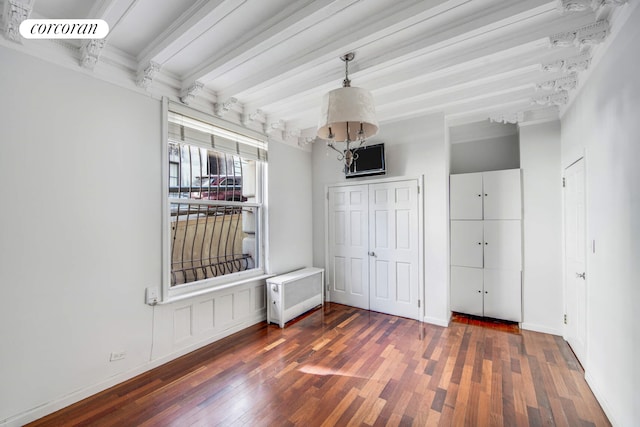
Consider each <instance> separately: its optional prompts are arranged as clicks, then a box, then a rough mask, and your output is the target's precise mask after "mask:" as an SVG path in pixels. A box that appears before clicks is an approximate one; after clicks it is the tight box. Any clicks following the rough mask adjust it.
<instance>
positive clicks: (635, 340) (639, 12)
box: [562, 4, 640, 426]
mask: <svg viewBox="0 0 640 427" xmlns="http://www.w3.org/2000/svg"><path fill="white" fill-rule="evenodd" d="M631 6H632V5H631V4H629V5H627V6H625V7H631ZM633 6H634V7H635V6H636V5H633ZM638 22H640V7H635V10H634V11H633V14H632V15H631V16H630V17H629V19H628V21H627V23H626V25H625V27H624V28H623V29H622V31H621V32H620V33H619V35H618V36H617V38H616V39H615V42H614V43H613V44H612V45H611V46H610V48H609V50H608V51H607V53H606V54H605V55H604V56H603V57H602V59H601V61H600V62H599V63H598V65H597V66H596V67H595V68H594V69H592V70H591V75H590V77H589V80H588V81H587V82H586V84H585V85H584V87H583V88H582V90H581V91H580V93H579V95H578V96H577V98H576V99H575V101H574V102H573V104H572V105H571V106H570V108H569V109H568V110H567V111H566V113H565V114H564V115H563V117H562V166H563V167H567V166H569V165H570V164H571V163H572V162H574V161H575V160H577V158H578V157H580V156H581V155H582V153H585V154H586V157H585V159H586V191H587V207H586V217H587V236H586V237H587V247H588V251H587V319H588V320H587V355H586V361H585V363H584V366H585V370H586V378H587V381H588V382H589V384H590V385H591V387H592V389H593V391H594V393H595V394H596V396H597V397H598V400H599V401H600V403H601V404H602V406H603V408H604V410H605V412H606V413H607V415H608V416H609V419H610V420H611V421H612V423H613V424H614V425H619V426H635V425H638V422H639V420H640V391H639V390H640V368H639V365H638V360H639V359H640V326H639V324H638V316H637V310H638V302H640V285H639V283H640V282H639V277H640V262H639V260H640V172H639V171H640V168H639V167H638V165H639V163H640V143H639V141H640V79H638V69H639V68H640V25H638ZM594 240H595V248H596V249H595V253H594V252H593V251H592V250H591V244H592V241H594Z"/></svg>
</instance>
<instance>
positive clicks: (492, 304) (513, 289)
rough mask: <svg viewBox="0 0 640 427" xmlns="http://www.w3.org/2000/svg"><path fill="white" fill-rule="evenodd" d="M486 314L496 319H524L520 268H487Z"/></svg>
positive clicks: (485, 270)
mask: <svg viewBox="0 0 640 427" xmlns="http://www.w3.org/2000/svg"><path fill="white" fill-rule="evenodd" d="M483 273H484V315H485V316H486V317H493V318H496V319H504V320H511V321H514V322H521V321H522V280H521V273H520V270H498V269H491V268H485V269H484V270H483Z"/></svg>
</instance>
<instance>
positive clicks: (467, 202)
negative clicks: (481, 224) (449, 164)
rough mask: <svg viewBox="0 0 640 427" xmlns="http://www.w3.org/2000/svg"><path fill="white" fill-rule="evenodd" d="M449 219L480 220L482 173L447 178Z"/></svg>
mask: <svg viewBox="0 0 640 427" xmlns="http://www.w3.org/2000/svg"><path fill="white" fill-rule="evenodd" d="M449 185H450V187H451V191H450V192H449V199H450V200H449V209H450V211H451V219H482V194H483V192H482V173H462V174H459V175H451V177H450V178H449Z"/></svg>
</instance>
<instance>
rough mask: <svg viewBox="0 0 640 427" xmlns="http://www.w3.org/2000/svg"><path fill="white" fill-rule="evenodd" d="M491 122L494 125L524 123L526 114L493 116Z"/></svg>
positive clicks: (490, 118)
mask: <svg viewBox="0 0 640 427" xmlns="http://www.w3.org/2000/svg"><path fill="white" fill-rule="evenodd" d="M489 120H490V121H491V122H493V123H502V124H517V123H521V122H522V121H524V112H522V111H520V112H516V113H501V114H492V115H491V116H489Z"/></svg>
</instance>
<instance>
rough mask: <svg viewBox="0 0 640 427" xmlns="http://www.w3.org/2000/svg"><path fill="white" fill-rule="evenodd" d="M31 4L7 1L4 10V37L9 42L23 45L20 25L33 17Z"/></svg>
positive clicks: (14, 0) (16, 0) (12, 0)
mask: <svg viewBox="0 0 640 427" xmlns="http://www.w3.org/2000/svg"><path fill="white" fill-rule="evenodd" d="M31 10H32V7H31V2H28V3H26V2H22V1H19V0H5V2H4V10H3V12H2V18H3V22H2V24H3V27H4V36H5V38H6V39H7V40H11V41H12V42H15V43H22V37H21V36H20V24H22V21H24V20H26V19H29V16H30V15H31Z"/></svg>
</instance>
